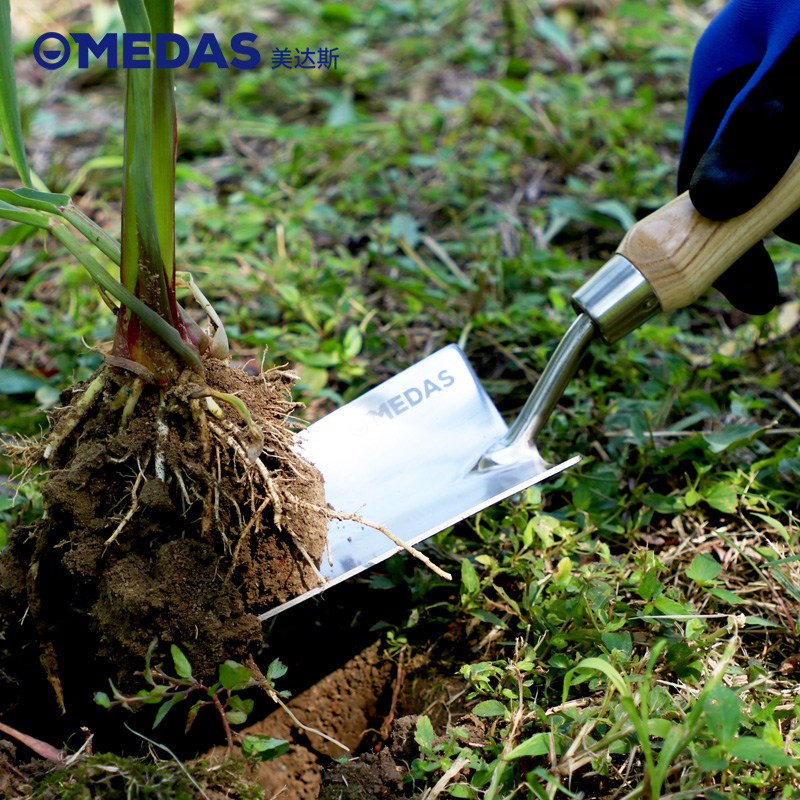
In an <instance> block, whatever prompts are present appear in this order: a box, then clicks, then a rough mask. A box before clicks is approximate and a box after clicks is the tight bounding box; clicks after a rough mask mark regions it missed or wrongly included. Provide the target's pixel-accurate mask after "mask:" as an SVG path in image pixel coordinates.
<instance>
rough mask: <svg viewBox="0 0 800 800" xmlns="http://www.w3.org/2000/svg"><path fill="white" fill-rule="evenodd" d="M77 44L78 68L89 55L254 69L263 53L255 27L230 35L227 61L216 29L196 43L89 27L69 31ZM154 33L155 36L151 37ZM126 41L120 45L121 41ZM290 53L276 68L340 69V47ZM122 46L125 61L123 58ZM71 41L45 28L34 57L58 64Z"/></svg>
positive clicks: (110, 61) (113, 62) (135, 64)
mask: <svg viewBox="0 0 800 800" xmlns="http://www.w3.org/2000/svg"><path fill="white" fill-rule="evenodd" d="M70 38H71V39H72V41H73V43H74V45H75V46H76V47H77V48H78V68H79V69H87V68H88V66H89V57H90V56H91V57H93V58H94V59H101V58H105V61H106V66H108V67H109V68H110V69H115V68H116V67H117V66H122V67H123V68H124V69H150V68H151V67H156V68H158V69H175V68H177V67H183V66H184V65H187V64H188V67H189V69H197V68H198V67H200V66H201V65H203V64H213V65H215V66H217V67H219V69H228V68H229V67H235V68H236V69H255V68H256V67H257V66H258V65H259V64H260V63H261V53H260V51H259V50H258V48H257V47H255V46H254V44H255V41H256V39H258V37H257V36H256V34H254V33H237V34H235V35H234V36H232V37H231V39H230V49H231V51H233V53H234V57H233V58H232V59H231V60H230V62H228V59H227V58H225V54H224V53H223V51H222V47H221V46H220V43H219V42H218V41H217V36H216V34H214V33H204V34H202V35H201V36H200V38H199V40H198V41H197V43H196V45H194V47H192V45H191V44H190V43H189V41H188V40H187V39H186V38H185V37H183V36H181V35H180V34H179V33H157V34H155V36H154V37H151V35H150V34H149V33H123V34H116V33H107V34H106V35H105V36H103V37H102V38H101V39H100V40H99V41H95V39H94V38H93V37H92V35H91V34H89V33H70ZM151 39H152V41H151ZM120 40H121V42H122V47H121V48H120V47H119V41H120ZM295 49H296V51H297V54H296V55H295V54H292V53H291V51H290V50H289V49H288V48H285V49H283V50H277V49H276V50H274V51H273V53H272V69H277V68H278V67H283V68H287V69H293V68H295V67H296V68H299V69H331V67H332V68H333V69H336V67H337V59H338V52H337V51H338V48H332V49H328V48H320V50H319V51H318V52H317V51H310V50H299V49H297V48H295ZM120 50H121V52H122V59H121V64H120V63H119V62H120V59H119V53H120ZM71 54H72V45H71V44H70V42H69V40H68V39H67V37H66V36H63V35H62V34H60V33H54V32H52V31H51V32H49V33H43V34H42V35H41V36H40V37H39V38H38V39H37V40H36V42H35V43H34V45H33V57H34V58H35V59H36V63H37V64H39V66H40V67H44V69H58V68H59V67H63V66H64V64H66V63H67V61H69V58H70V56H71Z"/></svg>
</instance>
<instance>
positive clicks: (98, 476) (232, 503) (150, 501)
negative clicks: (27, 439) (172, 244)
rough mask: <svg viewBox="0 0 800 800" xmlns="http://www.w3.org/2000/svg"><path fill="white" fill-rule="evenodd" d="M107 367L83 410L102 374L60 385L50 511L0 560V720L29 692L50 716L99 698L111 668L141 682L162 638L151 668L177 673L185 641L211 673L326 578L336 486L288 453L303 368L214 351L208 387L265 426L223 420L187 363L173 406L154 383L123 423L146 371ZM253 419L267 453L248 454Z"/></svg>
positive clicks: (221, 409) (46, 494)
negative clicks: (240, 363)
mask: <svg viewBox="0 0 800 800" xmlns="http://www.w3.org/2000/svg"><path fill="white" fill-rule="evenodd" d="M105 375H106V378H105V384H104V386H103V388H102V391H101V392H100V393H99V394H98V396H97V398H96V400H95V401H94V403H92V404H90V405H89V407H88V409H86V410H85V411H83V412H81V413H76V412H77V409H78V406H77V405H76V404H77V403H79V402H80V399H81V398H82V397H84V396H88V395H87V389H88V388H89V384H83V385H77V386H75V387H72V389H70V390H67V392H65V393H64V396H63V397H62V401H63V402H64V407H63V408H62V409H61V410H60V411H59V412H57V414H56V415H55V417H54V419H53V420H52V422H51V436H50V440H49V441H50V442H51V444H52V443H53V442H54V441H55V442H57V441H58V439H57V438H55V439H54V435H55V436H56V437H57V436H58V435H59V432H61V433H62V434H63V432H64V431H65V430H66V431H68V433H67V435H66V437H65V438H64V441H63V443H61V444H60V446H57V448H56V449H55V452H54V453H53V454H52V455H51V457H50V459H49V465H48V466H49V476H48V478H47V480H46V481H45V482H44V484H43V486H42V497H43V501H44V506H45V516H44V518H43V519H41V520H40V521H39V522H38V523H36V524H35V525H34V526H32V527H30V528H27V529H18V530H16V531H14V532H13V533H12V535H11V536H10V537H9V541H8V545H7V547H6V549H5V550H4V551H3V553H2V554H0V609H2V612H0V613H2V617H1V618H0V636H1V637H2V638H0V715H3V716H4V719H6V715H8V714H10V715H11V717H10V718H9V719H7V721H8V722H9V724H13V721H14V713H15V711H14V710H15V707H19V706H20V700H21V698H23V697H24V698H25V699H26V703H25V709H22V708H21V707H19V708H17V711H18V712H20V713H23V712H24V713H23V716H24V717H26V718H27V719H30V716H31V708H30V705H31V704H30V702H29V701H30V700H31V699H32V698H33V699H35V702H34V703H33V705H34V706H36V708H37V709H38V710H45V711H46V710H49V712H50V713H49V715H48V718H49V717H50V716H52V713H53V712H57V710H58V708H57V705H58V706H60V707H61V708H62V710H63V709H67V710H73V711H74V710H75V709H76V708H77V709H84V708H85V707H87V703H88V704H91V696H92V692H93V691H96V690H101V689H107V679H108V678H111V679H113V680H114V682H115V683H116V685H117V686H119V687H122V688H124V689H126V690H136V689H138V688H141V685H142V678H141V675H137V673H140V672H141V670H142V669H143V666H144V658H145V655H146V652H147V648H148V646H149V645H150V643H151V642H152V641H153V640H157V641H158V645H157V648H156V653H155V657H154V659H155V663H158V662H159V661H163V662H164V663H165V664H166V665H167V666H171V661H170V660H169V658H168V653H169V645H170V644H172V643H175V644H177V645H178V646H179V647H180V648H181V649H182V650H183V651H184V653H185V654H186V655H187V657H188V659H189V661H190V663H191V665H192V669H193V673H194V674H195V675H196V676H197V677H200V678H211V677H213V676H214V675H215V673H216V669H217V667H218V665H219V664H220V663H221V662H223V661H224V660H226V659H234V660H237V661H243V660H244V659H245V658H246V657H247V656H248V655H250V654H252V653H253V652H254V651H255V650H256V649H257V647H258V646H259V645H260V644H261V642H262V626H261V623H260V622H259V620H258V618H257V615H258V614H259V613H261V612H263V611H265V610H266V609H268V608H270V607H272V606H274V605H275V604H278V603H281V602H283V601H284V600H286V599H288V598H290V597H293V596H295V595H297V594H300V593H302V592H304V591H306V590H307V589H309V588H312V587H313V586H315V585H317V582H318V579H319V578H318V572H317V571H316V566H317V565H319V563H320V561H321V558H322V554H323V550H324V545H325V540H326V530H327V518H326V516H325V501H324V489H323V485H322V479H321V477H320V475H319V473H318V472H317V471H316V470H315V469H314V468H313V467H312V466H311V465H309V464H307V463H305V462H303V461H302V460H300V459H299V457H297V456H296V455H295V454H294V452H293V451H292V450H291V433H290V431H289V429H288V427H287V419H288V418H289V416H290V414H291V413H292V411H293V410H294V409H295V404H294V403H292V401H291V400H290V397H289V388H290V386H291V383H292V380H293V377H292V376H291V375H289V374H288V373H286V372H283V371H281V370H273V371H270V372H268V373H266V374H264V375H262V376H259V377H251V376H248V375H246V374H245V373H243V372H241V371H238V370H233V369H230V368H228V367H226V366H225V365H224V364H222V363H221V362H217V361H213V360H208V361H207V362H206V384H207V386H208V387H210V388H211V389H213V390H215V391H218V392H225V393H228V394H233V395H235V396H237V397H239V398H240V399H241V400H242V401H243V402H244V403H245V405H246V406H247V408H248V409H249V410H250V413H251V415H252V418H253V423H254V424H255V427H248V426H247V425H246V423H245V422H244V420H243V419H242V415H241V414H240V412H239V410H237V409H236V408H235V407H234V406H233V405H231V404H229V403H227V402H224V401H222V400H221V399H220V398H218V397H216V398H215V400H216V406H217V412H216V413H217V415H218V418H217V417H214V416H213V415H212V414H211V413H209V411H208V410H207V404H208V400H207V398H206V397H198V393H199V392H200V390H201V389H202V388H203V383H202V382H201V381H199V380H198V379H197V377H196V376H193V375H191V374H186V375H184V376H182V378H181V380H180V381H179V382H178V383H177V385H176V386H174V387H172V388H171V389H169V390H166V391H165V392H164V393H163V399H161V398H162V393H161V392H160V391H159V390H158V388H157V387H155V386H146V387H145V388H144V391H143V392H142V394H141V397H140V398H139V400H138V402H137V403H136V406H135V410H134V412H133V415H132V416H131V417H130V421H129V422H128V423H127V425H125V426H124V427H123V426H122V425H121V416H122V413H123V412H122V409H123V406H124V404H125V402H126V401H127V400H128V398H129V397H130V393H131V389H132V379H131V377H130V375H129V374H128V375H126V374H123V373H119V374H117V371H112V370H108V369H107V368H106V372H105ZM76 420H77V424H76V425H74V429H72V430H69V429H70V427H71V426H72V423H73V422H74V421H76ZM256 428H257V429H258V430H260V432H261V434H263V436H264V447H263V450H262V452H261V454H260V456H259V457H258V459H257V461H256V460H252V459H251V458H248V455H247V451H248V448H251V447H253V446H254V445H255V440H256V439H257V438H258V436H257V433H258V431H257V430H256ZM53 432H55V433H53ZM28 456H30V453H28ZM301 548H302V549H303V550H305V553H306V555H303V554H302V553H301ZM309 562H313V566H312V564H311V563H309ZM45 678H46V680H47V682H49V684H50V687H52V690H48V689H47V684H46V683H44V679H45ZM54 693H55V694H54ZM43 695H47V702H46V701H44V700H43V697H42V696H43ZM86 713H89V712H88V711H87V712H86ZM28 727H30V725H28Z"/></svg>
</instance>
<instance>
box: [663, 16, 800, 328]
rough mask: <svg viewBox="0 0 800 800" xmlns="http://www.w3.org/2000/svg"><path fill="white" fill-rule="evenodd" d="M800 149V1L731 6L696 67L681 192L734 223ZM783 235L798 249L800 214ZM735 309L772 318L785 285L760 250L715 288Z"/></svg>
mask: <svg viewBox="0 0 800 800" xmlns="http://www.w3.org/2000/svg"><path fill="white" fill-rule="evenodd" d="M798 150H800V0H730V2H729V3H728V5H727V6H725V8H724V9H723V10H722V11H721V12H720V13H719V14H718V15H717V17H716V18H715V19H714V20H713V21H712V22H711V24H710V25H709V26H708V29H707V30H706V31H705V33H704V34H703V35H702V37H701V38H700V41H699V42H698V44H697V48H696V50H695V54H694V58H693V59H692V70H691V77H690V80H689V109H688V113H687V118H686V131H685V133H684V140H683V148H682V151H681V162H680V168H679V171H678V191H679V192H683V191H685V190H686V189H689V191H690V195H691V198H692V202H693V203H694V206H695V208H697V210H698V211H699V212H700V213H701V214H703V215H704V216H706V217H709V218H710V219H728V218H730V217H735V216H737V215H739V214H743V213H744V212H745V211H749V210H750V209H751V208H752V207H753V206H755V205H756V204H757V203H758V202H759V201H760V200H761V199H762V198H763V197H764V196H765V195H767V194H768V193H769V191H770V190H771V189H772V187H773V186H774V185H775V184H776V183H777V182H778V180H779V178H780V177H781V175H783V173H784V172H785V171H786V169H787V167H788V166H789V164H791V162H792V160H793V159H794V157H795V156H796V155H797V152H798ZM775 232H776V233H777V234H778V235H779V236H782V237H783V238H784V239H788V240H789V241H791V242H796V243H800V212H797V213H795V214H793V215H792V216H791V217H789V218H788V219H787V220H786V221H785V222H783V223H782V224H781V225H780V226H779V227H778V228H776V229H775ZM714 286H716V288H717V289H719V290H720V291H721V292H722V293H723V294H724V295H725V296H726V297H727V298H728V300H729V301H730V302H731V303H732V304H733V305H734V306H736V307H737V308H739V309H741V310H742V311H745V312H747V313H749V314H764V313H766V312H767V311H769V310H770V309H771V308H772V307H773V306H774V305H775V304H776V302H777V300H778V279H777V276H776V275H775V268H774V266H773V264H772V261H771V259H770V257H769V255H768V254H767V251H766V249H765V248H764V245H763V244H761V243H759V244H757V245H756V246H755V247H753V248H752V249H751V250H749V251H748V252H747V253H745V255H744V256H742V258H741V259H740V260H739V261H737V262H736V263H735V264H734V265H733V266H732V267H731V268H730V269H729V270H728V271H727V272H725V273H724V274H723V275H721V276H720V277H719V279H718V280H717V282H716V283H715V284H714Z"/></svg>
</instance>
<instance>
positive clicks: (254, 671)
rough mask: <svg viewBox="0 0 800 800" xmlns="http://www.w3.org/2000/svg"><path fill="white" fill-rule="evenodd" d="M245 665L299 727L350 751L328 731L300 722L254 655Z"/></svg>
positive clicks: (249, 657)
mask: <svg viewBox="0 0 800 800" xmlns="http://www.w3.org/2000/svg"><path fill="white" fill-rule="evenodd" d="M244 663H245V666H246V667H247V668H248V669H249V670H250V672H251V674H252V675H253V677H254V678H255V679H256V681H257V682H258V685H259V686H261V687H262V688H263V689H264V691H265V692H266V693H267V694H268V695H269V699H270V700H272V701H273V702H275V703H277V704H278V705H279V706H280V707H281V708H282V709H283V710H284V711H285V712H286V713H287V714H288V715H289V718H290V719H291V720H292V722H294V723H295V725H297V726H298V727H300V728H302V729H303V730H304V731H306V732H307V733H316V734H317V736H321V737H322V738H323V739H327V741H329V742H330V743H331V744H335V745H336V746H337V747H341V749H342V750H344V751H345V753H349V752H350V748H349V747H345V746H344V745H343V744H342V743H341V742H340V741H337V740H336V739H334V738H333V736H329V735H328V734H327V733H323V732H322V731H320V730H317V729H316V728H310V727H309V726H308V725H304V724H303V723H302V722H300V720H299V719H297V717H296V716H295V715H294V714H293V713H292V709H291V708H289V706H287V705H286V703H284V702H283V700H282V699H281V697H280V695H279V694H278V693H277V692H276V691H275V689H274V688H273V687H272V684H271V683H270V682H269V681H268V680H267V679H266V678H265V677H264V673H263V672H262V671H261V670H260V669H259V668H258V664H256V662H255V661H254V659H253V657H252V656H248V657H247V660H246V661H245V662H244Z"/></svg>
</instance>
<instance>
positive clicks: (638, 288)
mask: <svg viewBox="0 0 800 800" xmlns="http://www.w3.org/2000/svg"><path fill="white" fill-rule="evenodd" d="M572 305H573V306H574V307H575V310H576V311H579V312H580V313H582V314H586V316H587V317H589V319H591V320H592V322H593V323H594V325H595V327H596V329H597V332H598V333H599V334H600V336H602V338H603V340H604V341H606V342H608V343H609V344H610V343H611V342H615V341H616V340H617V339H620V338H621V337H623V336H624V335H625V334H626V333H630V331H632V330H633V329H634V328H637V327H638V326H639V325H641V324H642V323H643V322H644V321H645V320H646V319H649V318H650V317H651V316H652V315H653V314H655V313H656V312H657V311H658V310H659V307H660V306H659V302H658V298H657V297H656V293H655V292H654V291H653V289H652V287H651V286H650V284H649V283H648V282H647V278H645V276H644V275H643V274H642V273H641V272H640V271H639V270H638V269H637V268H636V267H635V266H634V265H633V264H631V262H630V261H628V259H627V258H625V256H621V255H620V254H619V253H617V254H616V255H614V256H613V257H612V258H611V259H610V260H609V261H607V262H606V263H605V265H604V266H603V267H601V269H600V270H598V272H596V273H595V274H594V275H593V276H592V277H591V278H590V279H589V280H588V281H587V282H586V283H585V284H584V285H583V286H581V288H580V289H578V291H577V292H575V294H574V295H572Z"/></svg>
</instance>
